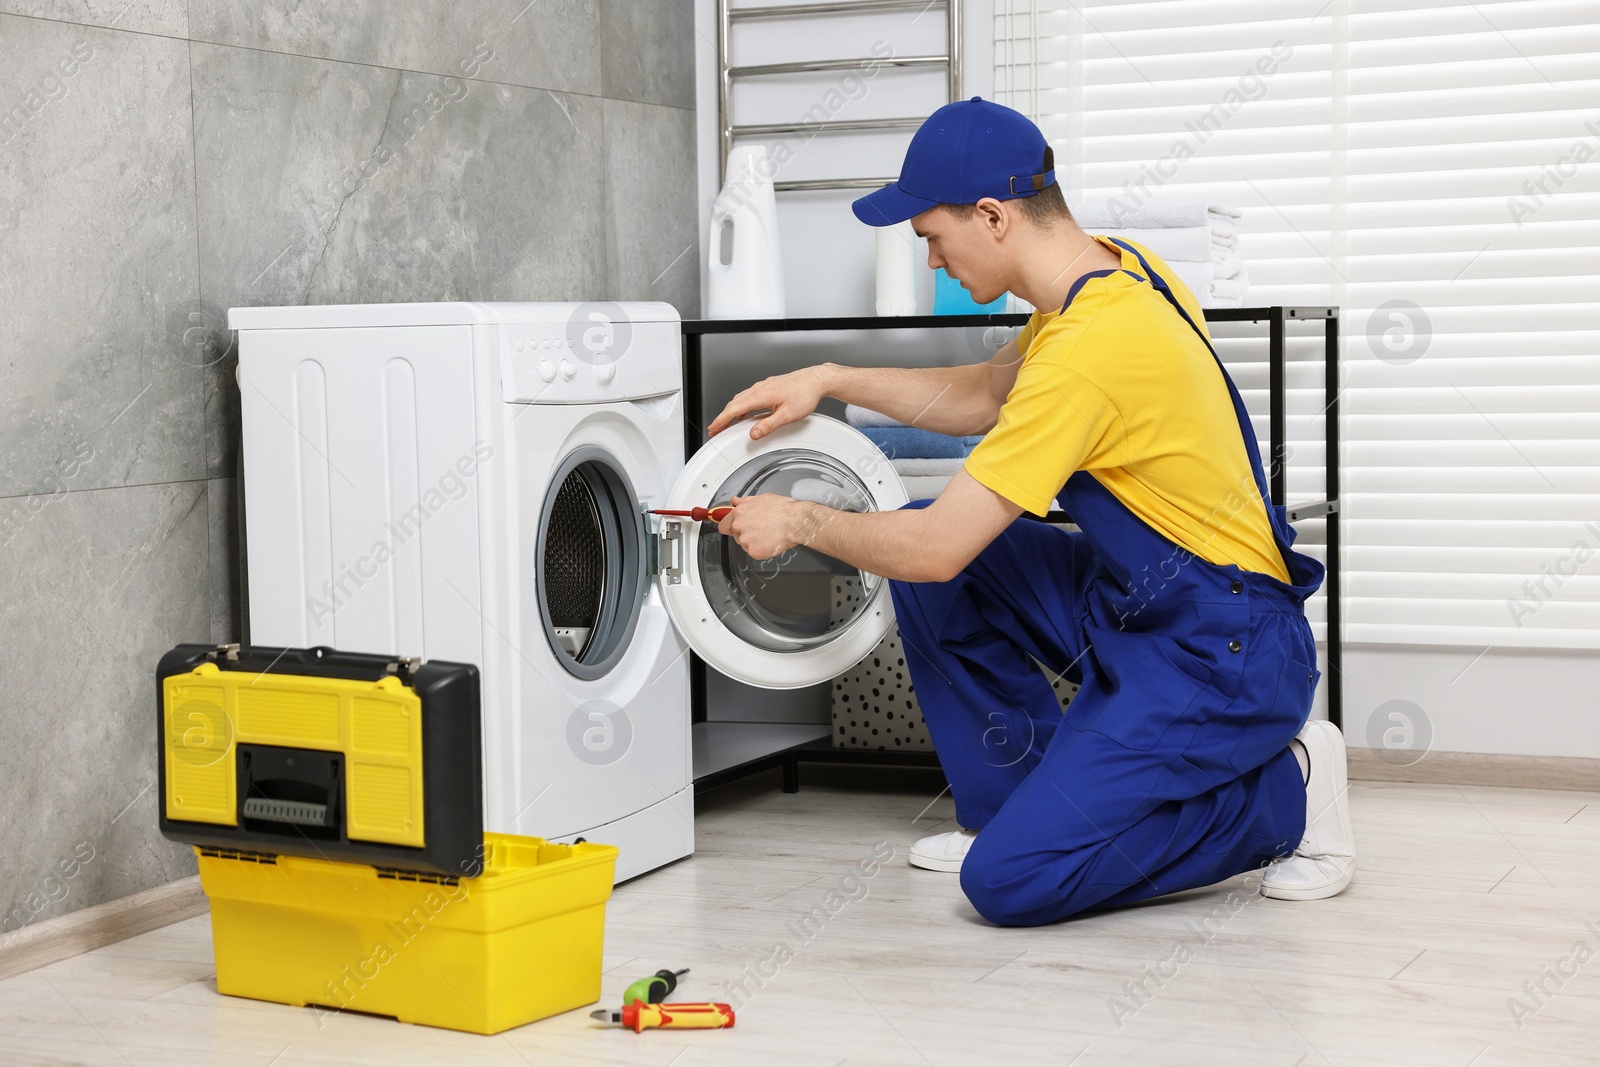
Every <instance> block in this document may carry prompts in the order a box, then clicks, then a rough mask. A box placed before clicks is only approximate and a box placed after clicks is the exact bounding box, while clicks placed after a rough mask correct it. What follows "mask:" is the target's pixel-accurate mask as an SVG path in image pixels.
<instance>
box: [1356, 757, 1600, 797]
mask: <svg viewBox="0 0 1600 1067" xmlns="http://www.w3.org/2000/svg"><path fill="white" fill-rule="evenodd" d="M1348 754H1349V766H1350V777H1351V778H1356V779H1360V780H1362V781H1367V782H1433V783H1437V784H1440V785H1497V786H1514V787H1518V788H1524V789H1577V790H1582V791H1585V792H1600V759H1586V758H1582V757H1577V756H1501V755H1494V754H1492V753H1486V752H1429V753H1427V754H1426V755H1424V756H1423V757H1422V758H1421V759H1419V760H1417V761H1416V762H1415V763H1412V764H1409V765H1407V766H1404V767H1401V766H1397V765H1396V764H1395V763H1394V762H1393V761H1392V755H1393V754H1392V753H1389V754H1386V755H1384V756H1380V755H1379V754H1378V753H1377V751H1376V750H1374V749H1370V748H1356V747H1354V746H1352V747H1351V748H1350V749H1349V750H1348Z"/></svg>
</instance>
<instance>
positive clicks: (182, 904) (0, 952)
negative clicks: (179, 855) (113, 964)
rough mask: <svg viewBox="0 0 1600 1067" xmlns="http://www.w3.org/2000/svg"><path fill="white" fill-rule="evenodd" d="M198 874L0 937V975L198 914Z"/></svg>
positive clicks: (202, 905) (201, 902) (202, 906)
mask: <svg viewBox="0 0 1600 1067" xmlns="http://www.w3.org/2000/svg"><path fill="white" fill-rule="evenodd" d="M205 911H206V896H205V893H204V892H202V891H201V889H200V876H199V875H197V874H196V875H191V876H190V877H188V878H181V879H179V880H178V881H176V882H169V883H168V884H166V885H159V886H156V887H155V888H154V889H146V890H145V891H144V892H142V893H135V894H133V895H132V896H127V897H121V898H119V899H117V900H108V901H106V902H105V903H104V904H96V905H94V906H93V907H90V908H83V909H80V910H78V911H75V912H71V913H70V914H67V915H60V916H57V917H56V918H54V919H46V920H44V921H43V922H37V923H34V924H32V925H31V926H24V927H23V928H22V929H20V930H17V931H15V932H13V933H11V934H8V935H5V936H0V979H6V978H10V977H12V976H13V975H18V974H22V973H23V972H24V971H31V970H34V969H35V968H38V967H43V966H45V965H46V964H50V963H55V962H56V961H57V960H64V959H69V958H71V957H73V956H77V955H80V954H82V953H85V952H89V951H91V950H93V949H97V948H100V947H101V946H103V945H110V944H114V943H116V942H118V941H124V940H126V939H128V938H130V937H133V936H135V935H137V934H143V933H147V932H149V931H151V930H158V929H160V928H161V927H163V926H171V925H172V924H173V923H175V922H182V921H183V920H184V919H191V918H193V917H194V916H196V915H203V914H205Z"/></svg>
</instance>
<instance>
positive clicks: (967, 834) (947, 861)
mask: <svg viewBox="0 0 1600 1067" xmlns="http://www.w3.org/2000/svg"><path fill="white" fill-rule="evenodd" d="M977 836H978V831H976V830H952V831H950V832H949V833H947V834H934V835H933V836H932V837H924V838H923V839H922V840H920V841H918V842H917V843H916V844H914V845H912V846H911V859H910V863H911V866H913V867H923V868H926V869H927V870H930V871H948V872H950V873H952V874H953V873H955V872H957V871H959V870H961V861H962V860H964V859H966V857H967V850H968V849H970V848H971V847H972V842H973V839H974V838H976V837H977Z"/></svg>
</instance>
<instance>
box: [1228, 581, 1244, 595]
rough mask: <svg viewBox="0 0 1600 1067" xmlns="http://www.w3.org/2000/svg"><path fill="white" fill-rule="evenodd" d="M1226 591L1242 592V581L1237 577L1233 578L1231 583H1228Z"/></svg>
mask: <svg viewBox="0 0 1600 1067" xmlns="http://www.w3.org/2000/svg"><path fill="white" fill-rule="evenodd" d="M1228 592H1230V593H1242V592H1244V583H1243V582H1241V581H1239V579H1237V578H1235V579H1234V580H1233V581H1232V582H1231V583H1229V585H1228Z"/></svg>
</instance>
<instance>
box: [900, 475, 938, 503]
mask: <svg viewBox="0 0 1600 1067" xmlns="http://www.w3.org/2000/svg"><path fill="white" fill-rule="evenodd" d="M900 484H901V485H903V486H905V487H906V498H907V499H909V500H923V499H932V498H933V497H936V496H938V495H939V494H940V493H942V492H944V487H945V486H947V485H949V484H950V475H948V474H906V475H901V477H900Z"/></svg>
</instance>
